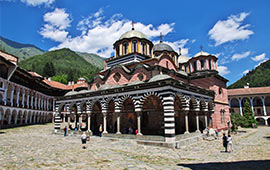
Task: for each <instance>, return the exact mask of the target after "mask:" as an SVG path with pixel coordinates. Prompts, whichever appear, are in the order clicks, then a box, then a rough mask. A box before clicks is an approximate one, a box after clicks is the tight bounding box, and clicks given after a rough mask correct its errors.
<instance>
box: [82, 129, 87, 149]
mask: <svg viewBox="0 0 270 170" xmlns="http://www.w3.org/2000/svg"><path fill="white" fill-rule="evenodd" d="M81 140H82V148H83V149H86V134H85V132H83V134H82V136H81Z"/></svg>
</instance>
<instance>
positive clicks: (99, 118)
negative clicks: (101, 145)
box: [91, 101, 104, 135]
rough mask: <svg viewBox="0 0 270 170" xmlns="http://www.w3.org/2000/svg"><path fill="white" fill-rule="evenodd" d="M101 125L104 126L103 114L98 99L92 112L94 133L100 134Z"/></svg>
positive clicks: (92, 129)
mask: <svg viewBox="0 0 270 170" xmlns="http://www.w3.org/2000/svg"><path fill="white" fill-rule="evenodd" d="M100 126H102V128H103V114H102V110H101V104H100V102H99V101H96V102H95V103H94V104H93V107H92V113H91V131H92V133H93V135H99V127H100ZM102 130H104V129H102Z"/></svg>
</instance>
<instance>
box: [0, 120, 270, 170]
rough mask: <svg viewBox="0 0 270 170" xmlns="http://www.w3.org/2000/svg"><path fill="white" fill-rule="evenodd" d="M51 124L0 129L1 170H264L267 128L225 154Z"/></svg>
mask: <svg viewBox="0 0 270 170" xmlns="http://www.w3.org/2000/svg"><path fill="white" fill-rule="evenodd" d="M52 131H53V124H47V125H33V126H27V127H18V128H13V129H6V130H0V169H24V170H32V169H42V170H43V169H48V170H49V169H50V170H51V169H55V170H57V169H61V170H62V169H64V170H69V169H70V170H71V169H90V170H92V169H93V170H94V169H117V170H118V169H119V170H124V169H125V170H129V169H130V170H133V169H134V170H135V169H136V170H137V169H139V170H140V169H148V170H149V169H150V170H151V169H160V170H165V169H168V170H169V169H185V170H188V169H189V170H190V169H235V168H237V169H268V168H269V167H270V127H259V128H257V129H241V131H242V132H241V133H238V134H236V135H233V136H232V138H233V143H234V151H233V152H231V153H225V152H223V147H222V141H221V138H219V139H217V140H213V141H206V140H202V141H199V142H196V143H191V144H189V145H186V146H181V148H180V149H169V148H163V147H154V146H145V145H138V144H137V143H136V141H135V140H129V139H110V138H100V137H91V140H90V142H88V143H87V148H86V149H82V148H81V141H80V136H67V137H63V136H61V135H55V134H53V133H52Z"/></svg>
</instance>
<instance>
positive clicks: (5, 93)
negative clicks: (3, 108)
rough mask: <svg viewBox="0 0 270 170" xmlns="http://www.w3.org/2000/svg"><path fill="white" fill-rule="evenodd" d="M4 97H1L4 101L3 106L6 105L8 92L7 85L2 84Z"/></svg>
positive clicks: (5, 83)
mask: <svg viewBox="0 0 270 170" xmlns="http://www.w3.org/2000/svg"><path fill="white" fill-rule="evenodd" d="M4 89H5V92H4V96H3V100H4V105H7V92H8V83H7V82H4Z"/></svg>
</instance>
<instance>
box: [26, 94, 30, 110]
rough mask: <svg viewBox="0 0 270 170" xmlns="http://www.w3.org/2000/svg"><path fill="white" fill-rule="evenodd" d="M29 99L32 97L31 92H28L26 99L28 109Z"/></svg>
mask: <svg viewBox="0 0 270 170" xmlns="http://www.w3.org/2000/svg"><path fill="white" fill-rule="evenodd" d="M29 99H30V96H29V92H28V94H27V101H26V105H27V109H29Z"/></svg>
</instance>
